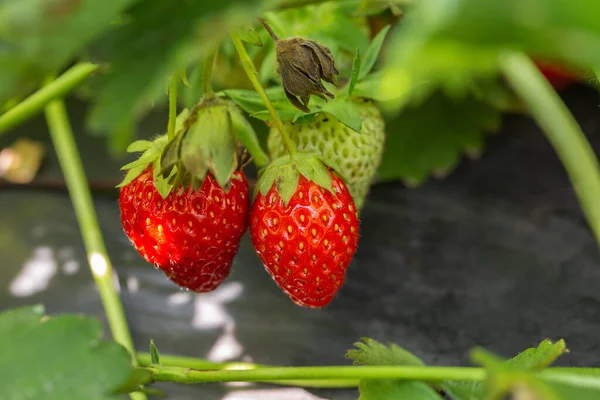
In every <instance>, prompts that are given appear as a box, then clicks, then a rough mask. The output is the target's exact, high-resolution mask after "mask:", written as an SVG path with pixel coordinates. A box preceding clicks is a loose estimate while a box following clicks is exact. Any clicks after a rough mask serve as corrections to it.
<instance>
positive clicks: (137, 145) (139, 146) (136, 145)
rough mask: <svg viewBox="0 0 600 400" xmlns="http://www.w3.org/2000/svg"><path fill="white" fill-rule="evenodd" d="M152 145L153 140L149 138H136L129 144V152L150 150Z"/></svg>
mask: <svg viewBox="0 0 600 400" xmlns="http://www.w3.org/2000/svg"><path fill="white" fill-rule="evenodd" d="M150 147H152V142H151V141H149V140H136V141H135V142H133V143H131V144H130V145H129V146H127V152H128V153H139V152H143V151H146V150H148V149H149V148H150Z"/></svg>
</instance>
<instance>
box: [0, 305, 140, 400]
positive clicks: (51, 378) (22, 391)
mask: <svg viewBox="0 0 600 400" xmlns="http://www.w3.org/2000/svg"><path fill="white" fill-rule="evenodd" d="M102 336H103V329H102V323H101V322H100V321H99V320H98V319H97V318H92V317H88V316H83V315H60V316H56V317H50V318H47V317H45V316H44V309H43V307H41V306H33V307H23V308H18V309H11V310H8V311H4V312H2V313H0V337H2V340H1V341H0V354H2V357H1V358H0V398H2V399H20V398H30V399H33V398H35V399H44V400H80V399H90V400H117V399H120V398H121V397H120V396H118V395H117V394H116V393H117V392H128V391H132V390H138V387H139V386H140V385H142V384H145V383H147V382H149V381H150V378H151V376H150V374H149V373H147V372H145V371H143V370H135V369H134V368H133V367H132V365H131V361H132V360H131V355H130V354H129V353H128V352H127V350H125V348H123V347H122V346H120V345H118V344H116V343H114V342H109V341H105V340H103V339H102ZM40 360H42V361H43V362H40Z"/></svg>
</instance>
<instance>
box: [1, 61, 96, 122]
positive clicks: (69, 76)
mask: <svg viewBox="0 0 600 400" xmlns="http://www.w3.org/2000/svg"><path fill="white" fill-rule="evenodd" d="M97 69H98V65H95V64H90V63H86V62H84V63H79V64H77V65H74V66H73V67H71V68H70V69H69V70H68V71H66V72H65V73H64V74H62V75H61V76H59V77H58V78H56V79H55V80H54V81H52V82H51V83H49V84H48V85H46V86H44V87H43V88H41V89H40V90H38V91H37V92H35V93H34V94H32V95H31V96H29V97H28V98H26V99H25V100H23V101H21V102H20V103H19V104H17V105H16V106H14V107H13V108H11V109H10V110H8V111H7V112H5V113H4V114H2V115H0V134H3V133H5V132H7V131H9V130H10V129H12V128H14V127H15V126H17V125H19V124H21V123H23V122H25V121H27V120H28V119H29V118H31V117H33V116H35V115H36V114H37V113H39V112H41V111H42V109H43V108H44V107H45V106H46V104H48V103H49V102H50V101H52V100H54V99H56V98H60V97H63V96H66V95H67V94H68V93H69V92H70V91H71V90H73V88H74V87H75V86H77V85H78V84H80V83H81V82H83V81H84V80H85V79H87V78H88V77H89V76H90V75H91V74H92V73H93V72H94V71H96V70H97Z"/></svg>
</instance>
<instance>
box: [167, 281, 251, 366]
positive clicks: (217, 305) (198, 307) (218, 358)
mask: <svg viewBox="0 0 600 400" xmlns="http://www.w3.org/2000/svg"><path fill="white" fill-rule="evenodd" d="M243 291H244V286H243V285H242V284H241V283H240V282H226V283H223V284H221V285H220V286H219V287H218V288H217V289H216V290H214V291H213V292H210V293H201V294H196V295H195V296H194V315H193V317H192V321H191V324H192V327H194V328H195V329H199V330H213V329H222V332H221V335H220V336H219V337H218V338H217V340H216V341H215V343H214V344H213V346H212V348H211V349H210V350H209V351H208V354H207V355H206V358H207V359H209V360H211V361H215V362H222V361H227V360H233V359H236V358H238V357H240V356H242V355H243V353H244V347H243V346H242V345H241V344H240V342H238V340H237V338H236V337H235V320H234V318H233V316H232V315H231V314H230V313H229V312H228V311H227V306H226V305H227V304H228V303H231V302H233V301H235V300H237V299H239V298H240V296H241V295H242V293H243ZM175 295H178V296H181V298H182V299H183V296H182V294H180V293H175V294H173V295H171V296H170V297H169V300H168V301H169V303H170V304H172V303H174V302H175V301H178V300H179V299H178V298H176V297H175Z"/></svg>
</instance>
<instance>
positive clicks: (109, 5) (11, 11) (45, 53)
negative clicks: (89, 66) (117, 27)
mask: <svg viewBox="0 0 600 400" xmlns="http://www.w3.org/2000/svg"><path fill="white" fill-rule="evenodd" d="M136 1H137V0H113V1H100V0H78V1H69V0H19V1H3V2H0V21H2V22H1V23H0V26H2V28H1V30H0V42H2V49H3V50H2V55H0V104H2V103H4V102H5V101H7V100H8V99H10V98H11V97H12V96H19V95H23V94H26V93H27V92H28V91H29V90H31V89H33V88H34V87H35V86H36V85H37V84H39V83H41V81H42V80H43V79H45V78H47V76H48V75H49V74H52V73H55V72H56V71H57V70H60V69H62V68H63V67H65V66H66V64H67V63H68V62H69V61H70V60H71V59H72V58H73V57H74V56H75V55H76V54H78V53H80V52H82V51H83V50H85V49H86V47H87V46H88V45H89V44H90V42H91V41H93V40H94V39H96V38H97V37H99V35H101V34H103V33H105V32H107V31H108V30H110V29H112V28H114V22H115V20H116V19H117V18H118V17H119V15H120V14H121V12H123V11H124V10H125V9H126V8H127V7H129V6H131V5H132V4H134V3H135V2H136Z"/></svg>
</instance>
